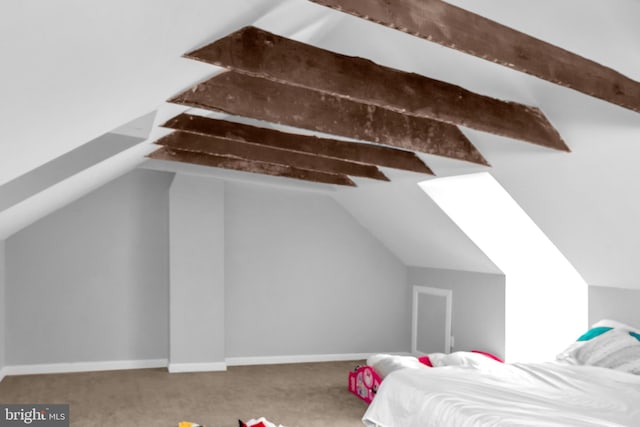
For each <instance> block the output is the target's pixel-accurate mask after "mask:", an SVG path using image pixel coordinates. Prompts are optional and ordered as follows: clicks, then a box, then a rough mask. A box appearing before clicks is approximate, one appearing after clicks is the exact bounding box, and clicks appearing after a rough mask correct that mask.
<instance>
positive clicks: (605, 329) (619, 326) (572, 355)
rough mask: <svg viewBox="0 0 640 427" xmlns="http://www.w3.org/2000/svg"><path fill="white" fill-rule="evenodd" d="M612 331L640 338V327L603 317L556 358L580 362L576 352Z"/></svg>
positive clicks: (573, 362) (568, 361)
mask: <svg viewBox="0 0 640 427" xmlns="http://www.w3.org/2000/svg"><path fill="white" fill-rule="evenodd" d="M612 331H623V332H624V333H626V334H628V335H630V336H631V337H633V338H636V339H638V340H640V329H637V328H634V327H632V326H629V325H626V324H624V323H621V322H618V321H616V320H609V319H603V320H600V321H598V322H596V323H594V324H593V325H592V326H591V329H589V330H588V331H587V332H585V333H584V334H582V335H581V336H580V337H578V339H577V340H576V342H575V343H573V344H571V345H570V346H569V347H567V348H566V349H565V350H564V351H563V352H562V353H560V354H558V355H557V356H556V360H557V361H559V362H564V363H569V364H580V361H579V360H577V358H576V352H577V351H578V350H579V349H580V348H581V347H582V346H584V345H585V344H586V343H587V342H589V341H591V340H593V339H595V338H597V337H599V336H602V335H604V334H608V333H610V332H612Z"/></svg>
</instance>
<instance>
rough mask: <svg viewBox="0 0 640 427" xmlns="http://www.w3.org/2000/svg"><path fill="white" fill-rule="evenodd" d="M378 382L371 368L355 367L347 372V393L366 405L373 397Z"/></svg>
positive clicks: (377, 376)
mask: <svg viewBox="0 0 640 427" xmlns="http://www.w3.org/2000/svg"><path fill="white" fill-rule="evenodd" d="M380 382H381V379H380V376H379V375H378V374H377V373H376V371H374V370H373V368H372V367H371V366H367V365H365V366H356V368H355V369H354V370H353V371H351V372H349V391H350V392H351V393H353V394H355V395H356V396H358V397H359V398H360V399H362V400H364V401H365V402H367V403H371V401H372V400H373V398H374V397H375V395H376V392H377V391H378V388H379V387H380Z"/></svg>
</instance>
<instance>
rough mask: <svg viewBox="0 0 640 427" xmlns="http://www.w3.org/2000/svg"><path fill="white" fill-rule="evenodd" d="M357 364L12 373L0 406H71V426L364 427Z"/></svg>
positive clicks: (1, 387)
mask: <svg viewBox="0 0 640 427" xmlns="http://www.w3.org/2000/svg"><path fill="white" fill-rule="evenodd" d="M358 363H362V362H331V363H303V364H291V365H267V366H238V367H230V368H229V369H228V371H226V372H206V373H182V374H169V373H167V371H166V369H140V370H131V371H110V372H88V373H75V374H52V375H29V376H10V377H6V378H5V379H4V380H3V381H2V382H1V383H0V403H68V404H69V405H70V413H71V417H70V418H71V426H83V427H98V426H100V427H104V426H114V427H115V426H145V427H176V426H177V425H178V422H179V421H194V422H197V423H200V424H203V425H205V426H207V427H237V425H238V423H237V420H238V419H242V420H248V419H250V418H257V417H260V416H264V417H266V418H267V419H269V420H270V421H273V422H275V423H276V424H278V423H280V424H282V425H284V426H287V427H297V426H300V427H302V426H304V427H320V426H323V427H326V426H333V427H360V426H362V422H361V421H360V419H361V418H362V415H363V414H364V411H365V410H366V407H367V406H366V404H365V403H364V402H362V401H360V400H359V399H358V398H357V397H355V396H354V395H352V394H350V393H349V392H348V391H347V388H346V385H347V375H348V371H349V370H350V369H352V368H353V367H354V366H355V365H356V364H358Z"/></svg>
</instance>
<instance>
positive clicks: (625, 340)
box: [574, 329, 640, 375]
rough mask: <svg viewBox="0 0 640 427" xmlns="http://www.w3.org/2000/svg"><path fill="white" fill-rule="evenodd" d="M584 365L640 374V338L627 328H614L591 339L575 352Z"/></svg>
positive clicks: (576, 357)
mask: <svg viewBox="0 0 640 427" xmlns="http://www.w3.org/2000/svg"><path fill="white" fill-rule="evenodd" d="M574 358H575V360H576V361H577V362H578V363H579V364H582V365H589V366H600V367H603V368H609V369H615V370H619V371H623V372H629V373H632V374H636V375H639V374H640V340H639V339H638V338H636V337H635V336H633V335H631V333H630V332H629V331H627V330H623V329H612V330H609V331H607V332H605V333H603V334H600V335H599V336H597V337H595V338H593V339H591V340H589V341H588V342H586V343H585V344H584V345H582V346H581V347H579V348H577V349H576V350H575V352H574Z"/></svg>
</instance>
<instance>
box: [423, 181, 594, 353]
mask: <svg viewBox="0 0 640 427" xmlns="http://www.w3.org/2000/svg"><path fill="white" fill-rule="evenodd" d="M419 186H420V188H422V190H423V191H424V192H425V193H426V194H427V195H428V196H429V197H431V198H432V199H433V200H434V201H435V202H436V204H438V206H440V208H441V209H442V210H443V211H444V212H445V213H446V214H447V215H448V216H449V217H450V218H451V219H452V220H453V221H454V222H455V223H456V224H457V225H458V226H459V227H460V229H461V230H462V231H463V232H464V233H466V235H467V236H468V237H469V238H470V239H471V240H472V241H473V242H474V243H475V244H476V245H477V246H478V247H479V248H480V249H481V250H482V251H483V252H484V253H485V254H486V255H487V257H489V259H491V261H493V262H494V263H495V264H496V266H497V267H498V268H500V269H501V270H502V271H503V272H504V274H505V276H506V285H505V286H506V288H505V293H506V294H505V303H506V307H505V317H506V318H505V347H506V348H505V356H506V358H507V360H508V361H509V362H516V361H549V360H553V359H554V358H555V355H556V354H557V353H559V352H561V351H562V350H564V348H566V347H567V346H568V345H569V344H570V343H571V342H573V341H575V339H576V337H577V336H579V335H580V333H581V331H583V330H584V329H585V327H586V326H587V324H588V286H587V284H586V283H585V281H584V280H583V279H582V277H581V276H580V274H579V273H578V272H577V271H576V270H575V269H574V268H573V266H572V265H571V264H570V263H569V262H568V261H567V259H566V258H565V257H564V255H562V253H561V252H560V251H559V250H558V248H556V246H555V245H554V244H553V243H552V242H551V241H550V240H549V238H548V237H547V236H546V235H545V234H544V233H543V232H542V230H540V228H538V226H537V225H536V224H535V223H534V222H533V220H531V218H529V216H528V215H527V213H526V212H525V211H524V210H523V209H522V208H521V207H520V206H519V205H518V203H517V202H516V201H515V200H514V199H513V198H512V197H511V196H510V195H509V193H508V192H507V191H506V190H505V189H504V188H503V187H502V186H501V185H500V184H499V183H498V182H497V181H496V180H495V179H494V178H493V177H492V176H491V175H490V174H489V173H486V172H483V173H477V174H470V175H462V176H455V177H447V178H440V179H432V180H428V181H423V182H421V183H419ZM453 304H454V305H455V295H454V299H453Z"/></svg>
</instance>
